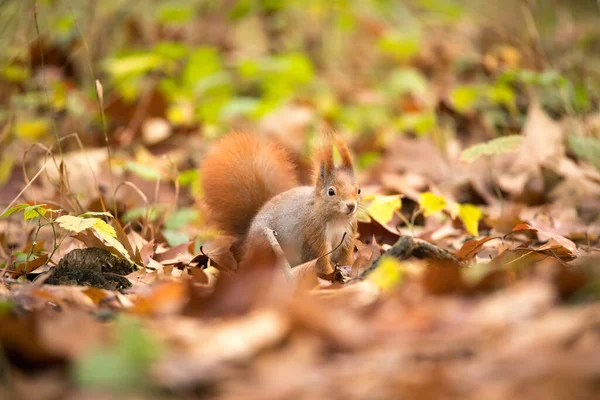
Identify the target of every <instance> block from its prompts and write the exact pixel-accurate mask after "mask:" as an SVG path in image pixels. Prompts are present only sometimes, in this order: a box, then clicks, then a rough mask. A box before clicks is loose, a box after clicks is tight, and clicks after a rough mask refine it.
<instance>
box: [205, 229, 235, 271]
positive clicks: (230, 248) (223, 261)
mask: <svg viewBox="0 0 600 400" xmlns="http://www.w3.org/2000/svg"><path fill="white" fill-rule="evenodd" d="M236 241H237V239H236V238H235V237H232V236H225V235H220V236H217V237H216V238H215V239H214V240H211V241H210V242H208V243H205V244H204V245H203V246H202V252H203V253H204V254H205V255H206V256H207V257H208V258H209V259H210V260H211V264H212V265H213V266H214V267H215V268H217V269H218V270H220V271H223V272H234V271H236V270H237V269H238V263H237V261H236V258H235V255H234V248H235V245H236Z"/></svg>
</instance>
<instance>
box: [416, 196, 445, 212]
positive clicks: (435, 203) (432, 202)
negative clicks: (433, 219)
mask: <svg viewBox="0 0 600 400" xmlns="http://www.w3.org/2000/svg"><path fill="white" fill-rule="evenodd" d="M446 204H447V203H446V199H445V198H444V197H443V196H438V195H435V194H433V193H431V192H425V193H421V196H420V197H419V206H420V207H421V208H422V209H423V212H424V214H425V216H426V217H429V216H430V215H435V214H437V213H439V212H440V211H442V210H443V209H444V208H446Z"/></svg>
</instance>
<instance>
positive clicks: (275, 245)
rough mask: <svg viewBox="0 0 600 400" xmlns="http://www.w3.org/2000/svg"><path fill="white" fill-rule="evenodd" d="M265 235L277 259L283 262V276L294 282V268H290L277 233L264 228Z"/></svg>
mask: <svg viewBox="0 0 600 400" xmlns="http://www.w3.org/2000/svg"><path fill="white" fill-rule="evenodd" d="M263 234H264V235H265V237H266V238H267V240H268V241H269V244H270V245H271V248H272V249H273V251H274V252H275V255H276V256H277V258H278V259H279V260H280V261H281V262H282V269H283V274H284V275H285V277H286V278H287V279H288V280H289V281H291V280H293V275H292V267H290V263H289V262H288V260H287V258H286V257H285V253H284V252H283V249H282V248H281V246H280V245H279V242H278V241H277V238H276V237H275V236H276V235H277V232H275V231H274V230H273V229H269V228H264V229H263Z"/></svg>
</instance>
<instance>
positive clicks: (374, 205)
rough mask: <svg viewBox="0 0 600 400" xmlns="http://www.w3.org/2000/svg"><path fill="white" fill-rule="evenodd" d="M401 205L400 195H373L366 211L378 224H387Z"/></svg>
mask: <svg viewBox="0 0 600 400" xmlns="http://www.w3.org/2000/svg"><path fill="white" fill-rule="evenodd" d="M400 207H402V198H401V196H400V195H393V196H375V198H374V199H373V201H372V202H371V203H370V204H369V207H368V208H367V211H368V212H369V215H371V217H373V219H374V220H376V221H377V222H379V223H380V224H383V225H386V224H388V223H389V222H390V221H391V220H392V218H393V217H394V213H395V212H396V211H397V210H399V209H400Z"/></svg>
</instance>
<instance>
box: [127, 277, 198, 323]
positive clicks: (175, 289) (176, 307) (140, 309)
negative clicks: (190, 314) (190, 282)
mask: <svg viewBox="0 0 600 400" xmlns="http://www.w3.org/2000/svg"><path fill="white" fill-rule="evenodd" d="M187 299H188V286H187V284H186V283H185V282H180V281H160V282H157V283H156V284H155V285H154V286H153V287H152V289H151V291H150V293H148V294H147V295H140V296H139V297H138V298H137V300H135V303H134V305H133V308H132V312H134V313H136V314H139V315H168V314H174V313H177V312H179V311H180V310H181V309H182V308H183V307H184V305H185V303H186V301H187Z"/></svg>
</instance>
